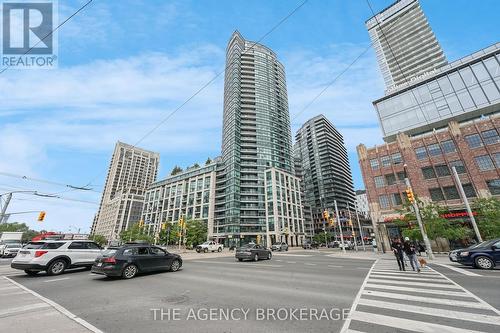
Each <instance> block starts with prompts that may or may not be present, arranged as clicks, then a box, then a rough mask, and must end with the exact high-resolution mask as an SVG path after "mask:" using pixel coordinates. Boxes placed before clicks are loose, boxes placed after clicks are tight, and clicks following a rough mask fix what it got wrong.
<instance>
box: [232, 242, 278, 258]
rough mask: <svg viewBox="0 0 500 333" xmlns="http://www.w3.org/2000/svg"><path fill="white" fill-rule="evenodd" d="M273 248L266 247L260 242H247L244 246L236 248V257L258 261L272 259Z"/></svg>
mask: <svg viewBox="0 0 500 333" xmlns="http://www.w3.org/2000/svg"><path fill="white" fill-rule="evenodd" d="M272 256H273V255H272V253H271V250H269V249H267V248H265V247H264V246H262V245H259V244H247V245H245V246H242V247H240V248H238V249H237V250H236V254H235V257H236V259H238V260H239V261H243V260H245V259H247V260H253V261H257V260H259V259H268V260H269V259H271V257H272Z"/></svg>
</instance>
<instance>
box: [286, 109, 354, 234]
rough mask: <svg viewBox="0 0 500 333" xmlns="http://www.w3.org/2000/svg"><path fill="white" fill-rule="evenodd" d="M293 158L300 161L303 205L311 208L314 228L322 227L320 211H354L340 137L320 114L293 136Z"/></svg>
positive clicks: (342, 143)
mask: <svg viewBox="0 0 500 333" xmlns="http://www.w3.org/2000/svg"><path fill="white" fill-rule="evenodd" d="M295 141H296V143H295V145H296V146H295V149H294V151H295V158H296V159H297V161H300V164H301V166H300V169H301V173H302V181H303V183H304V191H305V199H304V204H305V205H308V206H310V207H311V213H312V218H313V221H314V229H316V230H318V229H320V228H321V227H322V222H323V220H322V217H321V212H322V210H323V209H328V210H329V211H330V212H333V211H334V209H335V208H334V200H336V201H337V206H338V209H339V210H340V211H343V210H347V208H351V209H352V208H354V202H355V196H354V188H353V181H352V174H351V168H350V166H349V159H348V156H347V149H346V147H345V145H344V138H343V137H342V135H341V134H340V133H339V131H337V129H336V128H335V127H334V126H333V124H332V123H331V122H330V121H329V120H328V119H327V118H326V117H325V116H323V115H319V116H316V117H314V118H312V119H310V120H308V121H307V122H306V123H305V124H304V125H302V127H301V128H300V129H299V130H298V131H297V134H296V135H295Z"/></svg>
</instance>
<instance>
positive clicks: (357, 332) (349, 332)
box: [347, 329, 365, 333]
mask: <svg viewBox="0 0 500 333" xmlns="http://www.w3.org/2000/svg"><path fill="white" fill-rule="evenodd" d="M347 333H365V332H361V331H356V330H353V329H348V330H347Z"/></svg>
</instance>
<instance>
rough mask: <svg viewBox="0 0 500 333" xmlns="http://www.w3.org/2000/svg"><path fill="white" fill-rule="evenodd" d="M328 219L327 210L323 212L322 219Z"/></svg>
mask: <svg viewBox="0 0 500 333" xmlns="http://www.w3.org/2000/svg"><path fill="white" fill-rule="evenodd" d="M329 217H330V214H329V213H328V211H327V210H325V211H324V212H323V218H324V219H325V220H328V218H329Z"/></svg>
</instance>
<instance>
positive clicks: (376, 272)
mask: <svg viewBox="0 0 500 333" xmlns="http://www.w3.org/2000/svg"><path fill="white" fill-rule="evenodd" d="M373 274H382V275H394V276H412V275H413V276H426V277H437V278H440V277H441V276H440V275H438V274H434V273H433V274H429V273H425V272H420V273H416V272H413V271H411V272H399V273H396V272H389V271H375V270H374V271H373Z"/></svg>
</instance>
